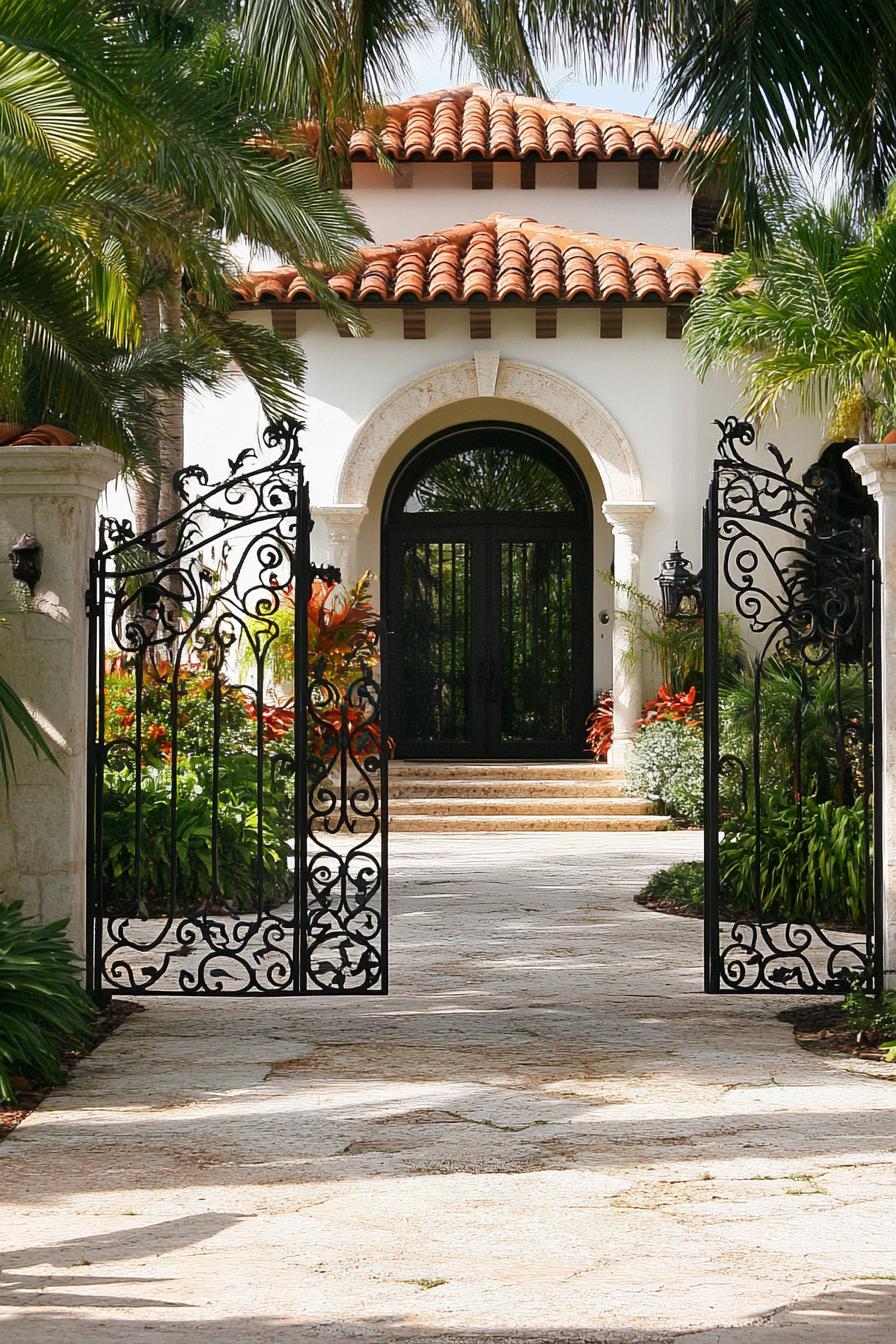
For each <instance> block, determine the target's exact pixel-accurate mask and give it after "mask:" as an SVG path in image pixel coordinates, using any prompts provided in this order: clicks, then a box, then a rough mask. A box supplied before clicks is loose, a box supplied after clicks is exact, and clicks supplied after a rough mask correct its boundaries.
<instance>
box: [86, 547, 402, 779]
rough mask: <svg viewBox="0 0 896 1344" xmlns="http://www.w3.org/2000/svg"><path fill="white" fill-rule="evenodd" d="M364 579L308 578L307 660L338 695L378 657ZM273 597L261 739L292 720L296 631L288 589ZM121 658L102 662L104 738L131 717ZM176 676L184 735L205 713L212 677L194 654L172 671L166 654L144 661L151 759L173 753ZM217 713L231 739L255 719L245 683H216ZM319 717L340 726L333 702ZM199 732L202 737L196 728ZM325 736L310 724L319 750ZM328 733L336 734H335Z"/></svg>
mask: <svg viewBox="0 0 896 1344" xmlns="http://www.w3.org/2000/svg"><path fill="white" fill-rule="evenodd" d="M370 581H371V576H370V574H369V573H367V574H364V575H363V577H362V578H361V579H360V580H359V581H358V582H357V583H356V584H354V585H353V586H351V587H350V588H346V589H342V588H341V585H339V584H337V583H334V582H332V581H330V580H324V579H315V580H314V582H313V584H312V588H311V596H310V599H309V602H308V616H307V620H308V666H309V669H313V670H314V671H315V673H317V674H318V675H320V676H321V678H322V679H323V680H325V681H327V682H329V683H330V684H331V685H332V686H333V687H334V688H335V692H336V694H337V695H339V696H343V695H344V694H345V692H346V691H347V689H348V688H349V686H350V685H351V683H352V682H353V681H355V680H356V679H357V678H358V677H359V676H360V675H361V674H362V667H363V666H364V665H365V664H368V665H370V664H373V663H374V662H375V660H376V658H377V656H378V650H377V640H378V628H379V614H378V612H377V611H376V610H375V609H374V607H373V605H372V603H371V600H370ZM279 599H280V605H279V608H278V610H277V613H276V620H277V625H278V635H277V638H276V639H275V640H274V642H273V643H272V645H271V646H270V648H269V650H268V655H267V660H266V661H267V664H268V666H269V668H270V671H271V673H272V676H273V683H274V688H275V689H274V690H273V691H272V692H269V694H268V697H267V699H266V701H265V703H264V704H263V706H262V709H261V718H262V725H263V737H264V740H265V741H266V742H269V743H273V742H278V741H280V740H281V739H282V738H284V737H286V736H287V734H288V733H290V732H291V731H292V729H293V728H294V726H295V702H294V696H293V694H292V693H291V692H292V687H293V685H294V676H293V672H294V668H293V663H294V656H293V648H294V629H295V598H294V593H293V590H292V588H291V587H290V588H288V589H287V588H284V589H282V590H281V591H280V593H279ZM252 661H253V660H252V656H251V653H250V654H248V655H247V662H246V667H247V668H251V666H252ZM127 664H128V659H127V658H126V657H125V655H123V654H117V655H111V656H109V657H108V658H107V660H106V736H107V740H112V739H114V738H116V737H118V736H119V735H121V734H123V733H126V732H127V731H128V730H130V729H131V728H132V727H133V724H134V721H135V706H134V682H133V675H132V673H131V672H130V670H129V668H128V666H127ZM174 677H176V679H177V682H178V703H179V706H180V712H179V713H178V719H177V721H178V728H179V729H181V730H187V733H188V732H189V730H190V728H191V727H193V726H194V724H195V727H196V728H200V724H199V722H198V721H197V716H199V717H200V718H201V717H202V716H203V712H204V710H206V709H207V710H208V712H209V713H210V712H211V705H212V696H213V686H214V678H213V676H212V675H211V673H210V672H209V670H208V668H207V667H206V666H205V665H204V663H203V662H202V661H201V660H200V659H197V658H195V657H193V658H191V659H189V660H185V661H183V662H179V663H178V665H177V667H176V669H175V668H173V667H172V665H171V663H170V662H169V661H168V660H167V658H164V657H158V656H157V657H155V658H153V659H152V660H148V661H147V664H146V667H145V670H144V702H143V710H144V722H143V733H142V736H143V744H142V745H143V749H144V752H145V753H146V759H149V760H151V759H152V758H153V757H156V758H161V759H163V760H170V759H171V742H170V741H169V727H170V717H171V699H170V694H171V683H172V679H173V678H174ZM222 713H223V714H224V715H225V716H226V720H227V727H228V729H229V730H230V734H231V740H233V739H234V738H237V737H240V736H241V734H240V725H241V724H243V725H246V724H247V723H254V722H255V720H256V717H257V707H256V702H255V699H254V697H253V696H251V695H249V694H247V692H246V689H245V688H244V687H241V686H234V685H228V684H225V685H224V686H223V687H222ZM205 717H207V715H205ZM364 717H365V716H364V713H363V711H362V710H361V709H359V708H356V707H350V708H349V709H348V718H349V726H350V727H352V726H354V725H355V724H358V723H360V722H362V721H363V719H364ZM320 718H321V719H323V720H325V721H326V722H327V723H328V724H332V725H333V728H334V729H336V728H338V727H339V726H340V725H341V710H340V709H339V707H338V706H334V707H333V708H330V709H326V710H324V711H322V712H321V714H320ZM206 727H208V726H207V725H206ZM193 736H196V734H195V733H194V734H193ZM199 736H200V737H202V736H203V734H202V732H201V728H200V731H199ZM206 736H207V733H206ZM250 736H251V734H250ZM325 736H326V737H327V738H329V737H330V734H329V732H327V731H326V730H325V729H324V728H323V727H322V726H321V725H320V724H317V725H315V726H314V728H313V729H312V732H311V743H310V745H311V746H312V749H315V750H319V749H320V748H322V747H323V741H322V739H323V738H324V737H325ZM333 736H334V740H335V734H334V735H333ZM185 739H186V733H185ZM365 739H367V740H365V741H363V742H358V743H355V744H354V745H355V748H356V750H360V751H367V750H371V749H373V750H376V749H378V747H379V730H378V727H377V725H375V724H371V725H369V726H368V728H367V729H366V731H365ZM187 740H188V739H187ZM247 741H248V739H247ZM185 746H186V740H185Z"/></svg>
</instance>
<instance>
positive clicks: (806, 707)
mask: <svg viewBox="0 0 896 1344" xmlns="http://www.w3.org/2000/svg"><path fill="white" fill-rule="evenodd" d="M758 692H759V734H758V739H757V746H758V762H759V768H760V777H761V779H762V787H763V792H764V794H765V795H766V797H767V796H768V795H769V794H774V796H775V797H777V798H779V799H783V800H787V801H790V802H794V801H796V799H797V797H798V796H802V797H803V798H813V799H814V800H815V802H819V803H821V802H828V801H832V802H835V803H838V804H840V803H851V802H853V800H854V796H855V793H856V783H857V780H858V779H859V778H860V775H861V770H862V768H863V762H862V759H861V757H862V751H861V742H862V729H861V721H862V716H863V714H864V711H865V703H864V694H865V692H864V675H863V672H862V669H861V667H859V666H858V665H856V664H846V665H842V666H840V667H839V668H836V667H834V666H832V665H831V664H830V663H829V662H828V663H821V664H819V665H815V664H813V663H811V662H807V661H805V660H804V659H803V658H801V657H796V658H789V657H787V656H786V655H785V654H782V655H781V656H779V657H776V658H769V659H768V660H766V661H765V662H764V663H763V664H762V668H761V672H760V673H759V680H758ZM756 695H757V674H756V669H755V668H750V669H748V670H745V671H744V673H743V674H742V675H741V676H740V677H739V678H738V679H737V680H736V681H734V682H733V683H730V684H729V686H727V687H726V688H723V690H722V692H721V694H720V697H719V727H720V739H721V742H720V753H721V755H722V756H723V757H728V758H736V759H738V760H741V761H747V760H750V759H751V758H752V753H753V725H754V720H755V715H756V708H757V706H756ZM744 783H745V785H746V792H747V805H748V806H752V805H753V804H752V799H751V797H750V789H751V788H752V780H751V779H750V777H749V772H747V773H746V775H745V777H744Z"/></svg>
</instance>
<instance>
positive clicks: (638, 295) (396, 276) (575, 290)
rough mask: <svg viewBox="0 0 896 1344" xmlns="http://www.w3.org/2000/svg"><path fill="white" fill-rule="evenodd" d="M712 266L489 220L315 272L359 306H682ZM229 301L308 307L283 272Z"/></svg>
mask: <svg viewBox="0 0 896 1344" xmlns="http://www.w3.org/2000/svg"><path fill="white" fill-rule="evenodd" d="M715 260H716V258H715V257H714V256H713V255H712V254H711V253H708V252H695V251H691V250H690V249H688V248H676V247H662V246H660V245H658V244H654V243H637V242H631V241H629V240H628V239H624V238H607V237H604V236H603V235H602V234H599V233H584V232H581V231H578V230H575V229H564V228H561V227H560V226H559V225H556V224H541V223H539V222H538V221H536V220H534V219H527V218H522V217H518V216H515V215H503V214H494V215H489V216H488V217H487V218H485V219H478V220H473V221H472V222H471V223H469V224H457V225H455V226H454V227H453V228H450V229H443V230H441V231H440V232H438V233H431V234H425V235H423V236H421V237H419V238H409V239H407V240H406V241H404V242H400V243H395V244H394V245H391V246H388V247H366V248H361V249H360V251H359V253H358V260H357V263H356V265H355V266H354V267H352V268H350V269H349V270H346V271H343V272H340V273H339V274H329V275H328V274H327V273H326V272H325V271H323V270H321V276H322V278H325V279H326V280H327V282H328V283H329V285H330V286H331V288H332V289H333V290H335V292H336V293H337V294H340V295H342V296H343V297H344V298H346V299H353V300H355V301H356V302H358V303H401V302H403V301H404V302H407V301H414V300H416V301H417V302H421V303H426V302H435V303H439V302H441V303H446V302H450V303H469V302H471V301H482V302H486V303H505V302H514V301H517V302H519V301H532V300H536V301H537V300H539V299H541V300H554V301H555V302H557V303H572V302H576V301H578V302H582V301H585V300H590V301H591V302H600V303H603V302H607V301H608V300H617V299H618V300H622V301H623V302H626V303H637V302H644V301H647V302H651V301H653V302H656V301H659V302H663V303H680V302H682V301H684V300H687V299H690V298H692V297H693V296H694V295H695V294H696V293H697V292H698V290H699V289H700V286H701V284H702V282H703V279H704V277H705V276H706V275H707V274H708V273H709V271H710V269H711V268H712V266H713V265H714V263H715ZM235 293H236V297H237V299H238V300H241V301H242V302H244V303H250V304H257V303H270V302H273V303H297V302H302V301H308V300H310V299H311V298H312V295H311V293H310V291H309V288H308V284H307V282H306V281H305V280H304V279H303V278H302V277H301V276H299V275H298V274H297V273H296V271H295V270H294V269H293V268H292V267H289V266H284V267H280V268H279V269H276V270H269V271H255V272H251V273H250V274H248V275H245V276H243V277H242V279H241V280H240V281H239V282H238V284H237V285H236V286H235Z"/></svg>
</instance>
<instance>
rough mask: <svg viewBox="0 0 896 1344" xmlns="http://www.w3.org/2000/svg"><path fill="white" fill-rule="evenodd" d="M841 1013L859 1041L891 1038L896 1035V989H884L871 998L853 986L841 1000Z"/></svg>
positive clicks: (855, 985)
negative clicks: (871, 1038)
mask: <svg viewBox="0 0 896 1344" xmlns="http://www.w3.org/2000/svg"><path fill="white" fill-rule="evenodd" d="M843 1012H844V1015H845V1017H846V1020H847V1022H848V1023H849V1025H850V1026H851V1027H852V1029H853V1031H855V1033H856V1036H857V1038H858V1040H859V1041H863V1040H866V1039H867V1038H868V1037H869V1036H892V1035H894V1034H896V989H886V990H884V992H883V993H882V994H880V995H879V996H878V997H877V998H872V997H870V996H869V995H868V994H866V993H865V991H864V989H862V987H861V985H859V984H854V985H853V987H852V989H851V990H850V991H849V993H848V994H847V995H846V996H845V997H844V999H843ZM882 1048H885V1047H882Z"/></svg>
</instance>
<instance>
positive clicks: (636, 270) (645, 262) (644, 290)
mask: <svg viewBox="0 0 896 1344" xmlns="http://www.w3.org/2000/svg"><path fill="white" fill-rule="evenodd" d="M631 273H632V284H633V286H634V290H635V294H636V295H637V296H638V298H639V299H650V298H655V299H666V298H667V297H668V294H669V286H668V285H667V284H666V272H665V270H664V269H663V267H662V265H661V264H660V262H659V261H657V259H656V257H653V256H640V257H635V259H634V260H633V262H632V264H631Z"/></svg>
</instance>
